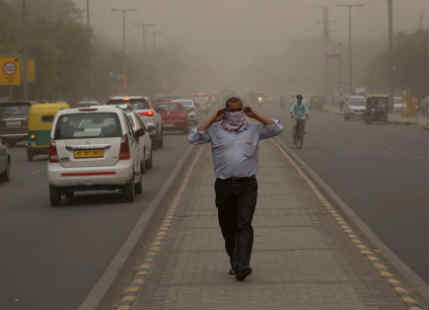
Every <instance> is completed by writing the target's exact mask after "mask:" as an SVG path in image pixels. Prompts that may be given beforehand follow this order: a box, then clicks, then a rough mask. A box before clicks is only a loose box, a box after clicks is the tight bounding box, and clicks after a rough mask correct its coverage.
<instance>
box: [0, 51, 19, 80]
mask: <svg viewBox="0 0 429 310" xmlns="http://www.w3.org/2000/svg"><path fill="white" fill-rule="evenodd" d="M0 85H21V67H20V63H19V58H18V57H4V58H0Z"/></svg>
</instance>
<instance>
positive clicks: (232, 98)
mask: <svg viewBox="0 0 429 310" xmlns="http://www.w3.org/2000/svg"><path fill="white" fill-rule="evenodd" d="M236 102H240V103H243V101H241V99H240V98H238V97H231V98H228V99H227V100H226V102H225V107H226V108H228V106H229V104H230V103H236Z"/></svg>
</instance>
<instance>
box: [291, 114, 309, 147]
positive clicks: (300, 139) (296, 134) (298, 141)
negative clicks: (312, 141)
mask: <svg viewBox="0 0 429 310" xmlns="http://www.w3.org/2000/svg"><path fill="white" fill-rule="evenodd" d="M294 119H295V120H296V124H295V126H294V128H293V129H294V130H293V144H294V145H295V147H296V148H298V149H302V147H303V146H304V135H305V120H306V118H305V117H300V118H294Z"/></svg>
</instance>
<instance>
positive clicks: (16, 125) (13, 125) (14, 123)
mask: <svg viewBox="0 0 429 310" xmlns="http://www.w3.org/2000/svg"><path fill="white" fill-rule="evenodd" d="M6 127H7V128H19V127H21V122H20V121H7V122H6Z"/></svg>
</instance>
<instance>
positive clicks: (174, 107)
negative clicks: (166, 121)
mask: <svg viewBox="0 0 429 310" xmlns="http://www.w3.org/2000/svg"><path fill="white" fill-rule="evenodd" d="M158 108H159V109H161V110H164V111H178V110H182V106H181V105H180V104H178V103H160V104H158Z"/></svg>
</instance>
